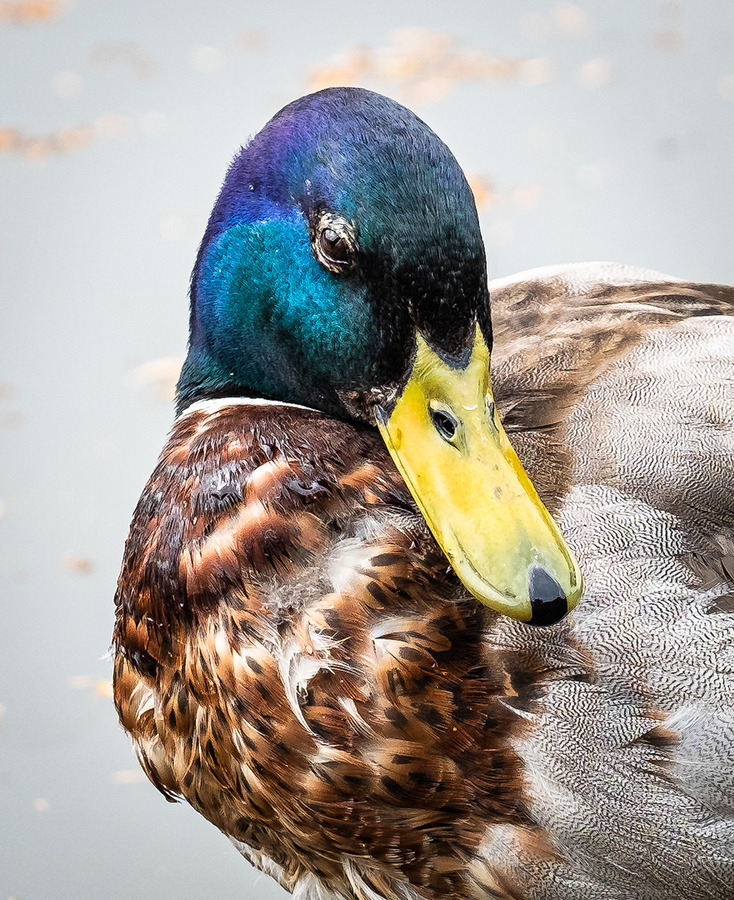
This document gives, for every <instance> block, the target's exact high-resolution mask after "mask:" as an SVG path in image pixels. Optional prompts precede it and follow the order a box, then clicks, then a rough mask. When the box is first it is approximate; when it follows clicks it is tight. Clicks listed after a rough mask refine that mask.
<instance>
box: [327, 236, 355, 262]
mask: <svg viewBox="0 0 734 900" xmlns="http://www.w3.org/2000/svg"><path fill="white" fill-rule="evenodd" d="M321 248H322V249H323V251H324V253H325V255H326V256H328V257H329V259H330V260H332V261H333V262H340V263H348V262H349V261H350V256H349V245H348V244H347V242H346V240H345V239H344V238H343V237H342V236H341V235H340V234H337V233H336V231H334V229H333V228H325V229H324V230H323V231H322V232H321Z"/></svg>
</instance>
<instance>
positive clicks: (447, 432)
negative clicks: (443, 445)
mask: <svg viewBox="0 0 734 900" xmlns="http://www.w3.org/2000/svg"><path fill="white" fill-rule="evenodd" d="M431 421H432V422H433V427H434V428H435V429H436V431H437V432H438V433H439V434H440V435H441V437H442V438H443V439H444V440H445V441H450V440H452V438H453V437H454V435H455V434H456V420H455V419H454V417H453V416H452V415H451V414H450V413H447V412H445V411H444V410H442V409H432V410H431Z"/></svg>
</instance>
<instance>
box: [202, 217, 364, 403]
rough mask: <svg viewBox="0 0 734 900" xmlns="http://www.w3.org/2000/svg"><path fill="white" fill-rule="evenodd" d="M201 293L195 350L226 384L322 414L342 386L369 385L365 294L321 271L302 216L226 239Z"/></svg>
mask: <svg viewBox="0 0 734 900" xmlns="http://www.w3.org/2000/svg"><path fill="white" fill-rule="evenodd" d="M195 294H196V328H195V331H196V332H197V333H196V340H195V344H196V345H198V348H199V350H200V351H201V349H202V345H203V347H205V348H206V349H205V352H206V355H207V357H209V359H210V361H211V363H212V364H214V365H215V366H216V368H217V369H218V370H219V371H220V372H221V373H222V374H221V376H220V380H222V381H229V382H231V383H235V384H238V385H243V386H247V387H249V388H250V390H251V391H252V393H253V394H259V395H261V396H264V397H270V398H273V399H280V400H285V401H291V402H297V403H303V404H305V405H307V406H319V408H322V409H328V408H330V407H332V408H333V406H334V391H335V390H336V389H340V388H341V389H350V388H359V387H365V386H367V385H369V384H371V383H372V379H373V375H374V372H373V363H372V362H371V361H372V359H373V354H374V348H375V346H376V343H377V340H378V332H377V326H376V323H375V322H374V316H373V313H372V310H371V306H370V304H369V302H368V300H367V299H366V291H365V289H364V287H363V286H362V285H360V283H359V282H358V281H357V280H356V279H355V278H352V277H349V276H345V277H340V276H338V275H334V274H332V273H330V272H328V271H326V270H325V269H324V268H322V267H321V266H320V265H319V263H318V262H317V261H316V259H315V258H314V256H313V254H312V252H311V246H310V241H309V236H308V227H307V225H306V222H305V220H304V218H303V216H302V215H301V214H300V212H295V211H294V212H293V213H292V214H291V215H290V216H287V217H285V218H284V217H278V218H269V219H267V220H263V221H258V222H245V223H238V224H235V225H232V226H231V227H229V228H228V229H227V230H226V231H224V232H223V233H222V234H220V235H219V236H218V237H217V238H215V239H214V240H213V241H212V242H211V244H210V245H209V246H208V247H207V249H206V251H205V252H204V255H203V258H202V260H201V267H200V269H199V272H198V277H197V283H196V285H195Z"/></svg>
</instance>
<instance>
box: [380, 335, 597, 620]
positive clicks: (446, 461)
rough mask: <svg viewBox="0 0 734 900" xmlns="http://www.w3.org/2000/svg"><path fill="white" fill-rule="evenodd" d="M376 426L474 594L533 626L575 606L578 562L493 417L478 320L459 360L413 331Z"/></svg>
mask: <svg viewBox="0 0 734 900" xmlns="http://www.w3.org/2000/svg"><path fill="white" fill-rule="evenodd" d="M380 418H382V419H383V421H379V419H380ZM378 427H379V429H380V432H381V434H382V437H383V438H384V440H385V443H386V444H387V447H388V449H389V451H390V455H391V456H392V458H393V460H394V461H395V464H396V465H397V467H398V470H399V471H400V474H401V475H402V476H403V478H404V479H405V483H406V484H407V485H408V488H409V489H410V491H411V493H412V494H413V497H414V498H415V501H416V503H417V504H418V506H419V508H420V510H421V512H422V513H423V515H424V517H425V519H426V522H427V523H428V526H429V528H430V529H431V531H432V532H433V535H434V537H435V538H436V540H437V541H438V543H439V544H440V546H441V549H442V550H443V552H444V553H445V554H446V556H447V558H448V559H449V561H450V563H451V565H452V566H453V568H454V571H455V572H456V574H457V575H458V577H459V578H460V579H461V580H462V581H463V583H464V585H465V586H466V588H467V589H468V590H469V591H470V592H471V593H472V594H473V595H474V596H475V597H476V598H477V599H478V600H481V602H482V603H486V604H487V606H490V607H492V609H495V610H497V611H498V612H500V613H505V614H506V615H508V616H512V618H514V619H521V620H522V621H525V622H533V623H535V624H538V625H546V624H551V623H553V622H556V621H558V620H559V619H561V618H562V617H563V616H564V615H565V614H566V612H568V610H570V609H573V607H574V606H576V604H577V603H578V600H579V597H580V596H581V590H582V582H581V574H580V572H579V568H578V565H577V563H576V561H575V559H574V558H573V556H572V554H571V551H570V550H569V548H568V547H567V545H566V542H565V541H564V539H563V537H562V535H561V533H560V531H559V530H558V527H557V526H556V524H555V522H554V521H553V519H552V518H551V516H550V514H549V513H548V511H547V510H546V508H545V507H544V506H543V504H542V503H541V501H540V498H539V497H538V494H537V493H536V491H535V488H534V487H533V485H532V484H531V482H530V479H529V478H528V476H527V475H526V474H525V470H524V469H523V467H522V465H521V464H520V460H519V459H518V458H517V455H516V454H515V451H514V450H513V449H512V447H511V445H510V442H509V440H508V439H507V435H506V434H505V431H504V429H503V428H502V425H501V424H500V422H499V420H498V418H497V415H496V412H495V408H494V401H493V399H492V392H491V384H490V378H489V350H488V348H487V345H486V343H485V342H484V339H483V337H482V335H481V332H480V330H479V328H477V329H476V335H475V339H474V346H473V349H472V354H471V357H470V359H469V362H468V364H467V365H466V367H465V368H453V367H452V366H451V365H449V364H448V363H446V362H444V361H443V360H442V359H441V358H440V357H439V356H438V355H437V354H436V353H434V351H433V350H431V348H430V347H429V346H428V344H427V343H426V341H425V340H424V339H423V338H422V337H421V336H420V334H419V335H417V347H416V355H415V361H414V363H413V368H412V371H411V374H410V377H409V379H408V382H407V384H406V385H405V388H404V390H403V392H402V394H401V395H400V397H399V398H398V401H397V403H396V405H395V408H394V409H393V411H392V413H391V414H390V415H389V417H387V416H384V415H383V416H378Z"/></svg>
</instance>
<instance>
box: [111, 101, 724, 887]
mask: <svg viewBox="0 0 734 900" xmlns="http://www.w3.org/2000/svg"><path fill="white" fill-rule="evenodd" d="M490 292H491V296H492V322H491V324H490V315H489V295H488V291H487V279H486V266H485V255H484V249H483V244H482V240H481V236H480V231H479V225H478V220H477V215H476V210H475V206H474V202H473V198H472V194H471V191H470V189H469V187H468V185H467V182H466V180H465V178H464V176H463V174H462V172H461V170H460V168H459V166H458V164H457V162H456V161H455V159H454V158H453V156H452V155H451V153H450V152H449V150H448V149H447V147H446V146H445V145H444V144H443V143H442V142H441V141H440V140H439V139H438V138H437V137H436V136H435V135H434V134H433V132H432V131H431V130H430V129H429V128H428V127H427V126H426V125H425V124H424V123H423V122H422V121H420V120H419V119H418V118H417V117H415V116H414V115H413V114H412V113H411V112H409V111H408V110H406V109H405V108H403V107H402V106H400V105H398V104H397V103H394V102H393V101H391V100H388V99H386V98H384V97H381V96H379V95H376V94H373V93H370V92H368V91H364V90H357V89H333V90H327V91H322V92H320V93H317V94H313V95H311V96H308V97H304V98H302V99H301V100H298V101H296V102H295V103H292V104H290V105H289V106H287V107H286V108H285V109H283V110H282V111H281V112H280V113H278V114H277V115H276V116H275V117H274V118H273V119H272V120H271V121H270V122H269V123H268V124H267V125H266V126H265V128H264V129H263V130H262V131H261V132H260V133H259V134H258V135H257V136H256V137H255V138H254V139H253V140H252V141H251V143H250V144H249V145H248V146H246V147H245V148H244V149H243V150H242V151H241V152H240V153H239V154H238V155H237V157H236V158H235V160H234V162H233V163H232V166H231V167H230V169H229V172H228V173H227V176H226V179H225V182H224V186H223V188H222V191H221V193H220V195H219V198H218V200H217V202H216V204H215V206H214V210H213V212H212V215H211V219H210V221H209V224H208V227H207V229H206V233H205V235H204V238H203V241H202V244H201V247H200V250H199V254H198V257H197V260H196V265H195V268H194V272H193V278H192V288H191V319H190V325H191V332H190V344H189V351H188V357H187V359H186V362H185V364H184V367H183V370H182V374H181V379H180V382H179V385H178V414H177V418H176V420H175V423H174V425H173V429H172V432H171V435H170V438H169V440H168V443H167V444H166V446H165V448H164V450H163V452H162V455H161V457H160V460H159V462H158V465H157V466H156V469H155V471H154V472H153V475H152V477H151V479H150V481H149V483H148V485H147V487H146V488H145V491H144V493H143V496H142V498H141V500H140V502H139V504H138V507H137V509H136V511H135V515H134V518H133V522H132V526H131V530H130V535H129V537H128V540H127V543H126V547H125V555H124V561H123V565H122V572H121V575H120V580H119V586H118V590H117V596H116V625H115V632H114V651H115V667H114V682H115V683H114V691H115V702H116V705H117V710H118V712H119V716H120V720H121V722H122V725H123V727H124V728H125V729H126V730H127V732H129V734H130V735H131V737H132V739H133V742H134V745H135V748H136V751H137V754H138V756H139V759H140V762H141V764H142V766H143V768H144V770H145V772H146V773H147V775H148V777H149V778H150V780H151V781H152V782H153V784H154V785H155V786H156V787H157V788H158V789H159V790H160V791H161V792H162V793H163V794H164V795H165V796H166V797H167V798H168V799H170V800H173V799H178V798H184V799H186V800H187V801H188V802H189V803H190V804H191V805H192V806H193V807H194V808H195V809H196V810H198V811H199V812H200V813H201V814H202V815H204V816H206V818H207V819H209V820H210V821H211V822H212V823H214V825H216V826H217V827H218V828H220V829H221V830H222V831H223V832H224V834H225V835H227V836H228V837H229V838H230V839H231V840H232V841H233V843H234V844H235V845H236V847H237V848H239V850H240V851H241V852H242V854H243V855H244V856H245V857H247V858H248V859H249V860H250V861H251V862H252V863H254V864H255V865H256V866H257V867H259V868H260V869H262V870H263V871H265V872H267V873H268V874H269V875H271V876H272V877H274V878H275V879H277V881H278V882H280V884H281V885H283V886H284V887H285V888H286V889H287V890H289V891H292V892H293V894H294V895H295V896H297V897H299V898H301V900H317V898H318V900H348V898H349V900H380V898H384V900H388V898H390V900H393V898H400V900H418V898H423V900H433V898H476V900H487V898H493V900H497V898H501V900H510V898H512V900H520V898H522V900H526V898H538V900H540V898H542V900H575V898H578V900H611V898H615V900H633V898H637V900H643V898H644V900H658V898H659V900H663V898H664V900H676V898H678V900H683V898H686V900H703V898H731V897H733V896H734V818H733V812H734V765H732V762H733V760H732V757H733V755H734V753H733V751H734V586H733V579H734V499H733V497H734V494H733V493H732V490H731V484H732V477H733V476H734V318H732V314H733V313H734V289H733V288H729V287H722V286H717V285H700V284H692V283H688V282H684V281H679V280H676V279H673V278H668V277H665V276H662V275H660V274H659V273H656V272H649V271H645V270H639V269H634V268H629V267H623V266H615V265H611V264H609V265H605V264H596V265H581V266H572V267H565V268H563V267H561V268H556V269H545V270H537V271H532V272H529V273H526V274H524V275H522V276H518V277H517V278H515V279H509V280H505V281H501V282H493V283H490ZM493 332H494V336H493ZM490 351H491V352H492V373H493V374H492V378H493V390H492V386H491V385H490V383H489V374H488V372H489V357H490ZM500 419H501V420H502V421H503V422H504V429H503V426H502V425H501V424H500ZM506 432H507V433H509V434H510V435H511V438H512V445H511V444H510V442H509V440H508V438H507V434H506ZM513 446H514V448H515V449H514V450H513V449H512V448H513ZM515 451H516V452H517V456H516V455H515ZM518 457H519V460H522V465H521V464H520V462H519V460H518ZM569 547H570V548H571V549H569ZM576 560H578V563H577V562H576ZM581 573H583V583H584V584H585V587H584V588H583V597H582V599H581V601H580V603H579V598H580V596H581V594H582V575H581ZM577 604H578V605H577ZM574 606H577V608H576V609H575V610H574V611H573V612H571V613H570V615H568V616H567V617H565V618H564V616H565V614H566V613H567V612H568V611H569V610H570V609H572V608H573V607H574Z"/></svg>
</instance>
